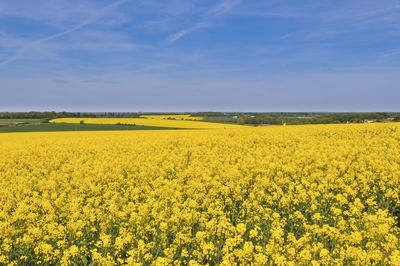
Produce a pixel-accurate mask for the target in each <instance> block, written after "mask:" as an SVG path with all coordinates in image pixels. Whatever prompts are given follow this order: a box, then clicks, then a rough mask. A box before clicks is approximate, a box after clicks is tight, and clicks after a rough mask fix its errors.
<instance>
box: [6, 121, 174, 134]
mask: <svg viewBox="0 0 400 266" xmlns="http://www.w3.org/2000/svg"><path fill="white" fill-rule="evenodd" d="M170 129H174V128H167V127H150V126H134V125H98V124H66V123H65V124H64V123H58V124H56V123H32V124H19V125H9V126H1V127H0V133H1V132H3V133H7V132H45V131H100V130H170Z"/></svg>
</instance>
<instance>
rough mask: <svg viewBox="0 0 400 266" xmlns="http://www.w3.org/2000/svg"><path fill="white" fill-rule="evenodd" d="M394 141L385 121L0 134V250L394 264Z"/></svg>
mask: <svg viewBox="0 0 400 266" xmlns="http://www.w3.org/2000/svg"><path fill="white" fill-rule="evenodd" d="M143 120H151V119H143ZM85 121H86V119H85ZM90 121H91V120H87V123H89V122H90ZM167 121H169V120H167ZM171 122H173V120H171ZM182 122H192V121H182ZM192 123H196V122H192ZM197 123H203V122H197ZM399 155H400V124H395V123H390V124H363V125H351V124H350V125H308V126H286V127H264V128H261V127H259V128H252V127H239V126H237V127H235V128H226V129H214V130H194V129H192V130H179V131H174V130H167V131H109V132H106V131H104V132H48V133H10V134H1V135H0V206H1V209H0V263H1V264H10V265H20V264H62V265H77V264H78V265H85V264H86V265H88V264H90V263H92V264H91V265H96V264H97V265H120V264H127V265H134V264H148V265H150V264H154V265H186V264H188V265H204V264H209V265H214V264H222V265H237V264H254V265H266V264H267V265H268V264H273V265H275V264H277V265H310V264H314V265H320V264H321V265H329V264H347V265H348V264H355V265H370V264H393V265H399V264H400V244H399V237H400V230H399V220H398V218H397V215H399V213H400V199H399V196H400V156H399Z"/></svg>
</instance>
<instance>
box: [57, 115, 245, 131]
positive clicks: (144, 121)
mask: <svg viewBox="0 0 400 266" xmlns="http://www.w3.org/2000/svg"><path fill="white" fill-rule="evenodd" d="M81 121H83V122H84V123H85V124H113V125H115V124H122V125H137V126H152V127H168V128H187V129H228V128H242V127H246V126H240V125H236V124H222V123H211V122H204V121H199V120H197V121H190V120H179V119H167V118H163V117H153V118H57V119H53V120H50V122H51V123H73V124H79V123H80V122H81Z"/></svg>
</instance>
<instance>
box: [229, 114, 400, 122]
mask: <svg viewBox="0 0 400 266" xmlns="http://www.w3.org/2000/svg"><path fill="white" fill-rule="evenodd" d="M297 114H300V113H297ZM301 114H302V115H297V116H296V115H293V113H292V115H291V116H284V115H278V113H273V114H264V115H257V116H254V115H250V116H242V117H239V118H238V119H237V122H238V123H239V124H250V125H262V124H268V125H280V124H284V123H285V124H287V125H303V124H341V123H364V122H366V121H374V122H384V121H388V120H391V121H394V122H398V121H400V114H399V113H323V114H314V115H310V114H311V113H301Z"/></svg>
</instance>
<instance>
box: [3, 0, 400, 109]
mask: <svg viewBox="0 0 400 266" xmlns="http://www.w3.org/2000/svg"><path fill="white" fill-rule="evenodd" d="M399 44H400V0H399V1H397V0H383V1H376V0H374V1H371V0H346V1H344V0H335V1H333V0H332V1H327V0H319V1H315V0H313V1H310V0H302V1H298V0H251V1H250V0H213V1H209V0H117V1H116V0H96V1H95V0H35V1H31V0H2V1H0V93H1V97H0V111H7V110H8V111H18V110H20V111H29V110H56V111H62V110H66V111H206V110H211V111H212V110H213V111H400V103H399V99H400V45H399Z"/></svg>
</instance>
